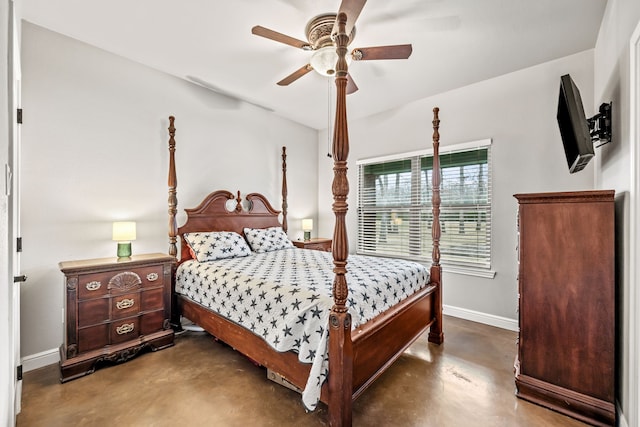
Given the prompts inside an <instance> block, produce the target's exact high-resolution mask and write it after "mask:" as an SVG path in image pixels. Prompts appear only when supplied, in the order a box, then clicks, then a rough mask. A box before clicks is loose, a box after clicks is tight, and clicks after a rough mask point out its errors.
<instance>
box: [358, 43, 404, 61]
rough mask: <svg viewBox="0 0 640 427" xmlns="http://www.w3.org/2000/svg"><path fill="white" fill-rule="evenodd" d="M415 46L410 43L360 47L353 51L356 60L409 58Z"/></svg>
mask: <svg viewBox="0 0 640 427" xmlns="http://www.w3.org/2000/svg"><path fill="white" fill-rule="evenodd" d="M412 51H413V47H412V46H411V45H410V44H398V45H390V46H373V47H359V48H355V49H353V50H352V51H351V56H352V57H353V60H354V61H372V60H374V59H407V58H408V57H410V56H411V52H412Z"/></svg>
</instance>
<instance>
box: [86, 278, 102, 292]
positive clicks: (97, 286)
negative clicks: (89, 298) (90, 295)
mask: <svg viewBox="0 0 640 427" xmlns="http://www.w3.org/2000/svg"><path fill="white" fill-rule="evenodd" d="M100 286H102V283H100V282H98V281H97V280H94V281H93V282H89V283H87V286H86V288H87V290H88V291H97V290H98V289H100Z"/></svg>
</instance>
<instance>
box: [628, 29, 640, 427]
mask: <svg viewBox="0 0 640 427" xmlns="http://www.w3.org/2000/svg"><path fill="white" fill-rule="evenodd" d="M629 45H630V52H629V64H630V70H629V80H630V82H629V83H630V91H629V92H630V99H629V112H630V116H629V124H630V126H629V127H630V131H629V145H630V156H629V157H630V161H631V164H630V170H631V183H630V184H631V185H630V191H629V194H630V202H629V211H630V212H629V218H630V219H629V226H630V239H629V258H628V262H629V297H630V298H629V414H628V415H627V421H628V423H629V425H630V426H636V425H640V414H639V409H638V408H640V381H639V379H638V375H639V374H640V372H639V371H640V367H639V366H638V360H640V323H639V322H640V313H638V310H640V290H638V289H637V286H639V285H640V266H637V265H636V263H635V262H634V261H635V260H637V259H638V256H640V221H638V216H639V215H640V148H639V145H640V22H638V25H637V26H636V29H635V30H634V31H633V33H632V35H631V40H630V43H629Z"/></svg>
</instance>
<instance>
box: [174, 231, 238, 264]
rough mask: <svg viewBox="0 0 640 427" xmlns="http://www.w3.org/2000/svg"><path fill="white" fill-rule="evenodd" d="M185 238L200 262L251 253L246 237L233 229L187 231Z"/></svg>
mask: <svg viewBox="0 0 640 427" xmlns="http://www.w3.org/2000/svg"><path fill="white" fill-rule="evenodd" d="M184 239H185V240H186V242H187V244H188V245H189V247H190V248H191V250H192V251H193V255H194V256H195V258H196V259H197V260H198V261H199V262H206V261H215V260H217V259H224V258H235V257H243V256H247V255H250V254H251V249H249V246H247V242H246V241H245V240H244V238H243V237H242V236H241V235H239V234H238V233H234V232H233V231H210V232H198V233H185V234H184Z"/></svg>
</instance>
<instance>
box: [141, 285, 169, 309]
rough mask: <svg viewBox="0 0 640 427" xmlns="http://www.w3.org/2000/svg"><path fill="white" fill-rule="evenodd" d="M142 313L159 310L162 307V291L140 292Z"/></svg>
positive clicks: (160, 289) (159, 289)
mask: <svg viewBox="0 0 640 427" xmlns="http://www.w3.org/2000/svg"><path fill="white" fill-rule="evenodd" d="M141 295H142V298H141V299H142V311H151V310H160V309H162V307H163V306H164V296H163V289H162V288H158V289H150V290H148V291H142V294H141Z"/></svg>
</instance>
